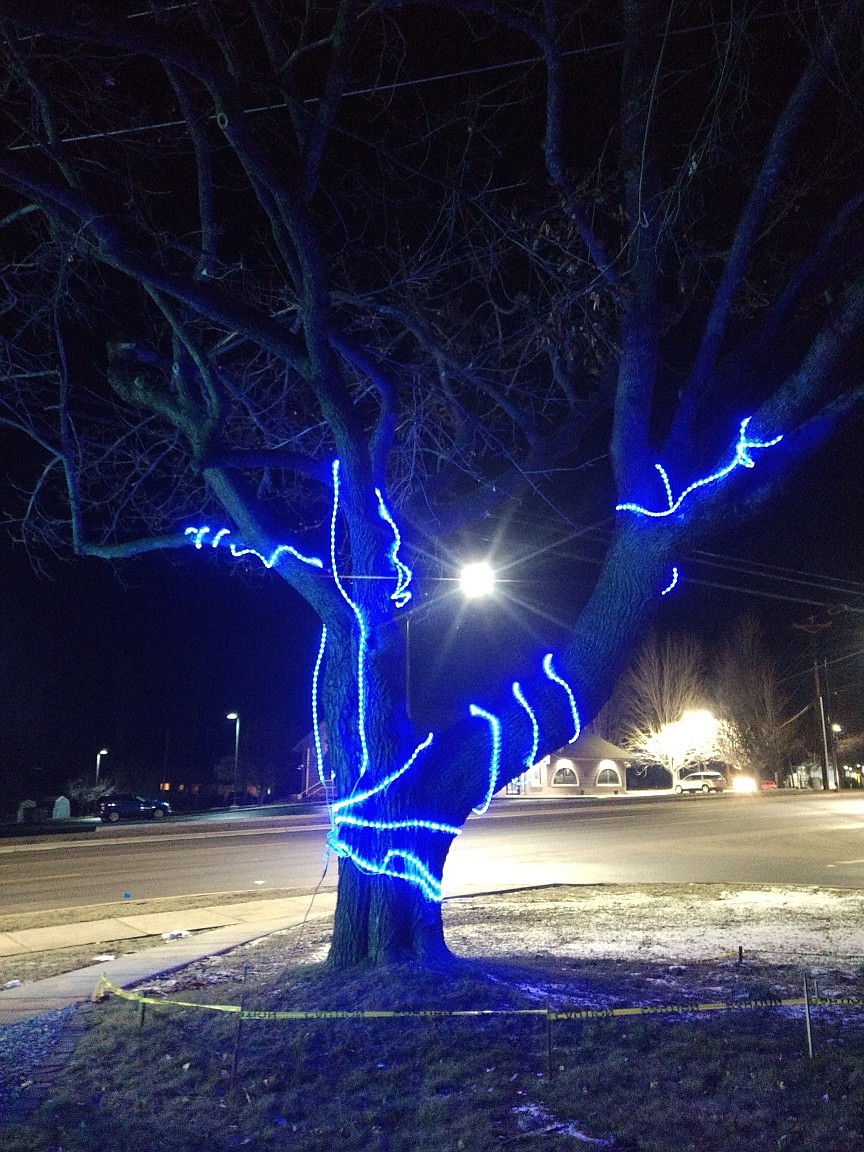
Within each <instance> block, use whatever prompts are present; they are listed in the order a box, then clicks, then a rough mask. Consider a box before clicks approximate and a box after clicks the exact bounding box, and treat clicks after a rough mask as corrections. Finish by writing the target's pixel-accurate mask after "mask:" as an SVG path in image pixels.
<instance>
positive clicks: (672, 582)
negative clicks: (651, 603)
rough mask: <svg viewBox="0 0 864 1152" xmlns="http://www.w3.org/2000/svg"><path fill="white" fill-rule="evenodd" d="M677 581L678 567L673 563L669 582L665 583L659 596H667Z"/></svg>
mask: <svg viewBox="0 0 864 1152" xmlns="http://www.w3.org/2000/svg"><path fill="white" fill-rule="evenodd" d="M677 583H678V569H677V567H676V566H675V565H673V566H672V578H671V580H670V581H669V583H668V584H667V585H666V587H665V588H664V589H663V591H662V592H661V593H660V595H661V596H668V595H669V593H670V592H671V591H672V589H673V588H674V587H675V586H676V585H677Z"/></svg>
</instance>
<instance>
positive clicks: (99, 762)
mask: <svg viewBox="0 0 864 1152" xmlns="http://www.w3.org/2000/svg"><path fill="white" fill-rule="evenodd" d="M107 755H108V749H107V748H100V749H99V751H98V752H97V753H96V783H97V784H98V783H99V769H100V768H101V767H102V757H103V756H107Z"/></svg>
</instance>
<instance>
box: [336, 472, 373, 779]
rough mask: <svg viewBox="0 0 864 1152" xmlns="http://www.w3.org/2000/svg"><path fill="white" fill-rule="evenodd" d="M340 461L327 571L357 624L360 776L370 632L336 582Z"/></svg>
mask: <svg viewBox="0 0 864 1152" xmlns="http://www.w3.org/2000/svg"><path fill="white" fill-rule="evenodd" d="M339 491H340V489H339V461H338V460H334V461H333V511H332V513H331V515H330V567H331V569H332V572H333V580H334V582H335V584H336V587H337V588H338V589H339V592H340V594H341V596H342V599H343V600H344V601H345V603H346V604H347V605H348V607H349V608H350V609H351V611H352V612H353V613H354V619H355V620H356V621H357V732H358V735H359V737H360V768H359V775H360V776H363V775H364V774H365V772H366V769H367V768H368V767H369V747H368V745H367V743H366V650H367V648H368V645H369V629H368V627H367V624H366V618H365V616H364V615H363V610H362V609H361V608H360V605H359V604H355V602H354V601H353V600H352V599H351V597H350V596H349V595H348V593H347V592H346V591H345V588H344V586H343V584H342V581H341V579H340V578H339V566H338V564H337V562H336V518H337V516H338V513H339Z"/></svg>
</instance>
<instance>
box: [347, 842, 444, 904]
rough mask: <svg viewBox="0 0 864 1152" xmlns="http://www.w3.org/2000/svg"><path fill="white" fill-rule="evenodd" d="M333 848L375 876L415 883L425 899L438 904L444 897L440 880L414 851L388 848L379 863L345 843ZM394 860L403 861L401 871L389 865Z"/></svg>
mask: <svg viewBox="0 0 864 1152" xmlns="http://www.w3.org/2000/svg"><path fill="white" fill-rule="evenodd" d="M335 850H336V851H337V852H338V854H339V855H340V856H347V857H348V859H349V860H353V862H354V863H355V864H356V865H357V867H358V868H360V869H361V870H362V871H363V872H369V873H371V874H372V875H375V876H392V877H393V879H394V880H404V881H405V882H406V883H408V884H416V885H417V887H418V888H419V889H420V891H421V892H422V893H423V895H424V896H425V897H426V899H427V900H431V901H433V903H436V904H440V903H441V901H442V900H443V899H444V890H443V888H442V884H441V881H440V880H439V879H438V878H437V877H436V876H435V874H434V873H433V872H432V871H431V870H430V869H429V868H428V867H427V866H426V865H425V864H424V863H423V861H422V860H421V859H420V857H419V856H417V855H416V853H414V852H407V851H403V850H402V849H399V848H390V849H389V850H388V851H387V853H386V855H385V856H384V859H383V860H382V862H381V863H380V864H370V862H369V861H368V860H366V859H365V858H364V857H362V856H361V855H360V854H359V853H357V852H355V851H354V850H353V849H352V848H349V847H348V845H347V844H346V845H341V847H338V848H336V849H335ZM394 860H403V861H404V862H405V863H404V866H403V868H402V870H401V871H399V870H397V869H396V868H393V867H391V861H394Z"/></svg>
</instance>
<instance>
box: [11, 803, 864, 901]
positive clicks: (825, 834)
mask: <svg viewBox="0 0 864 1152" xmlns="http://www.w3.org/2000/svg"><path fill="white" fill-rule="evenodd" d="M325 831H326V814H325V813H321V814H316V815H314V816H290V817H284V816H273V817H270V818H267V819H255V818H250V817H245V818H243V817H241V818H239V819H236V820H233V821H224V820H223V821H211V820H206V819H202V820H193V821H180V820H178V821H176V822H175V821H169V822H166V823H163V824H159V825H152V824H144V825H121V826H118V827H110V828H108V827H100V828H97V829H96V831H95V832H93V833H88V834H84V835H82V836H78V837H75V836H52V837H45V838H38V839H28V840H13V839H7V840H3V841H0V907H2V908H3V910H4V911H6V912H13V911H21V912H24V911H37V910H44V909H50V908H63V907H69V906H78V905H82V904H96V903H109V902H112V901H116V900H122V899H124V898H126V899H128V898H132V899H150V898H154V897H161V896H183V895H192V894H195V895H198V894H207V893H218V892H255V891H260V890H261V889H263V888H265V887H269V888H306V887H310V886H315V885H317V884H318V883H319V882H321V881H322V877H323V885H322V887H323V888H324V889H327V888H332V887H334V886H335V883H336V861H335V859H329V860H328V858H327V852H326V847H325ZM444 881H445V892H446V893H447V894H451V895H455V894H458V893H467V892H482V891H490V890H498V889H501V888H515V887H521V886H524V885H536V884H554V883H566V884H573V883H575V884H586V883H588V884H599V883H619V884H627V883H688V882H694V883H699V882H719V883H737V884H741V883H753V884H772V883H776V884H817V885H820V884H821V885H828V886H834V887H848V888H860V887H864V796H858V795H856V794H855V793H844V794H840V795H837V794H824V795H823V794H818V793H817V794H812V793H807V794H797V793H778V794H776V795H765V796H755V797H746V796H733V795H725V796H692V797H664V798H652V799H648V798H640V799H636V798H629V797H628V798H616V799H612V798H610V799H609V800H608V801H606V800H604V801H600V802H583V803H560V802H556V803H550V804H547V803H544V802H536V803H535V802H531V801H522V802H520V801H504V802H502V803H499V804H497V805H494V804H493V806H492V808H491V809H490V813H489V814H487V815H486V816H484V817H481V818H477V819H473V818H472V819H471V820H470V821H469V822H468V825H467V826H466V828H465V830H464V831H463V833H462V835H461V836H460V837H458V838H457V839H456V842H455V844H454V847H453V849H452V851H451V854H450V858H449V860H448V864H447V868H446V871H445V876H444ZM127 894H128V895H127Z"/></svg>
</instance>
